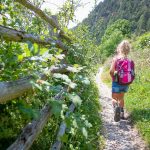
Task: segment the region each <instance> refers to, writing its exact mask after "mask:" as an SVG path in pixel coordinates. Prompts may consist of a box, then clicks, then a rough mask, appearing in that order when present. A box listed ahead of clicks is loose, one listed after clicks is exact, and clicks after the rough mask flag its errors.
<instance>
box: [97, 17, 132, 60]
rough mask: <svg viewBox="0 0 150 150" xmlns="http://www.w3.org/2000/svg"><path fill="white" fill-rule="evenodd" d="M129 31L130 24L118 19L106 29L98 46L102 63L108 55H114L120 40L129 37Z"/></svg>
mask: <svg viewBox="0 0 150 150" xmlns="http://www.w3.org/2000/svg"><path fill="white" fill-rule="evenodd" d="M130 31H131V28H130V23H129V21H127V20H125V19H122V20H121V19H119V20H117V21H116V22H114V23H113V24H112V25H110V26H108V27H107V29H106V31H105V34H104V36H103V37H102V41H101V44H100V46H99V49H100V51H101V53H102V55H101V60H102V61H104V60H105V59H106V58H107V57H109V56H110V55H112V54H114V52H115V49H116V47H117V45H118V44H119V43H120V42H121V40H122V39H124V38H126V37H128V36H130Z"/></svg>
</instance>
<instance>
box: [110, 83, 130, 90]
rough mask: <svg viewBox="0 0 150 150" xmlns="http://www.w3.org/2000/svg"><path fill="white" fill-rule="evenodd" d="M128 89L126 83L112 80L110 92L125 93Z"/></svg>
mask: <svg viewBox="0 0 150 150" xmlns="http://www.w3.org/2000/svg"><path fill="white" fill-rule="evenodd" d="M128 89H129V86H128V85H120V84H118V82H112V93H126V92H127V91H128Z"/></svg>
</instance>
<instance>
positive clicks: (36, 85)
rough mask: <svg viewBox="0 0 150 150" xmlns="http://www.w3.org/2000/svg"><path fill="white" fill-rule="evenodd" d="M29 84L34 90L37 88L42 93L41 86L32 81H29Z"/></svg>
mask: <svg viewBox="0 0 150 150" xmlns="http://www.w3.org/2000/svg"><path fill="white" fill-rule="evenodd" d="M30 83H31V84H32V85H33V86H34V87H35V88H38V89H39V90H40V91H42V86H40V85H38V84H36V83H35V82H33V81H30Z"/></svg>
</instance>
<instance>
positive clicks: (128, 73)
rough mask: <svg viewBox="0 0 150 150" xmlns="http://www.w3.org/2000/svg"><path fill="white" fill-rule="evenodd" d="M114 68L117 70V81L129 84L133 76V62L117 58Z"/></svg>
mask: <svg viewBox="0 0 150 150" xmlns="http://www.w3.org/2000/svg"><path fill="white" fill-rule="evenodd" d="M115 70H116V71H117V77H118V83H119V84H122V85H128V84H131V83H132V82H133V80H134V78H135V73H134V62H133V61H132V60H129V59H128V58H125V59H117V60H116V63H115Z"/></svg>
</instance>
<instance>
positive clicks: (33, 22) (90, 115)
mask: <svg viewBox="0 0 150 150" xmlns="http://www.w3.org/2000/svg"><path fill="white" fill-rule="evenodd" d="M31 2H33V3H34V4H35V5H36V6H37V7H38V8H41V5H42V3H43V1H40V0H38V1H35V0H33V1H31ZM77 2H78V1H76V2H75V3H73V4H72V3H71V1H66V3H65V4H64V6H63V7H62V9H60V12H59V14H58V15H59V16H58V21H59V22H60V23H61V26H62V27H63V29H64V31H65V33H68V34H69V35H70V38H72V41H73V42H72V43H68V44H67V42H66V41H65V40H62V41H63V42H64V43H65V44H66V46H68V52H67V55H66V56H65V55H64V54H63V53H62V50H60V49H58V48H56V47H55V46H56V44H55V43H53V44H52V46H51V47H45V48H43V47H42V46H39V45H37V44H35V43H31V42H30V41H27V42H26V43H15V42H6V41H3V39H1V40H2V42H1V45H0V73H1V76H0V80H1V81H10V80H11V81H14V80H16V79H20V78H23V77H26V76H28V75H32V76H33V77H34V78H33V80H32V81H31V82H30V83H31V84H32V86H33V91H32V92H31V93H29V94H26V95H24V96H22V97H20V98H18V99H15V100H14V101H11V102H9V103H7V104H3V105H2V104H1V105H0V108H1V109H0V111H1V116H0V120H2V121H1V122H0V149H2V150H4V149H7V147H8V146H9V145H11V144H12V143H13V142H14V141H15V139H16V138H17V137H18V135H19V134H20V132H21V131H22V129H23V128H24V127H25V125H26V124H27V123H29V122H31V121H32V120H33V119H38V118H39V117H40V110H41V109H42V108H43V107H44V106H45V104H48V105H50V107H51V111H52V113H53V115H52V117H51V118H50V119H49V121H48V123H47V124H46V125H45V127H44V129H43V131H42V132H41V134H40V135H39V137H38V138H37V139H36V141H35V142H34V143H33V146H32V147H31V149H40V150H45V149H49V148H50V146H51V145H52V144H53V143H54V141H55V139H56V136H57V131H58V128H59V125H60V123H61V122H62V121H64V122H65V123H66V125H67V131H66V134H65V135H64V136H63V137H60V138H61V140H62V142H63V143H64V144H63V145H64V148H65V149H87V148H88V147H89V148H90V150H91V149H93V150H94V149H97V147H98V146H97V143H98V142H99V138H100V135H99V130H100V127H101V121H100V118H99V114H98V111H99V109H100V107H99V102H98V99H99V96H98V91H97V88H96V87H95V85H94V84H93V81H90V79H89V77H90V74H91V72H92V71H94V70H95V68H96V67H95V64H98V63H99V58H100V57H99V56H100V53H99V49H98V47H97V46H96V45H95V39H94V40H91V37H90V35H89V32H88V30H87V27H85V26H81V27H78V28H77V29H76V30H74V31H70V30H68V29H67V28H66V26H67V24H68V22H69V20H72V19H73V15H74V9H75V8H74V6H75V5H76V4H77ZM1 7H2V9H1V14H2V20H0V24H1V25H3V26H6V27H10V28H13V29H16V30H23V31H25V32H27V33H30V34H33V35H35V36H37V35H39V37H40V38H42V39H44V38H46V37H49V36H50V33H49V29H48V25H47V24H46V23H45V22H43V21H42V19H40V18H39V17H38V16H36V15H35V14H34V13H33V12H32V11H30V10H28V9H26V8H25V7H23V6H22V5H20V4H19V3H17V2H14V1H10V0H2V3H1ZM44 12H45V13H46V14H47V15H48V16H50V15H51V12H50V11H49V10H44ZM53 17H54V16H53ZM51 31H54V36H53V35H52V37H51V38H52V39H55V40H57V37H56V36H55V34H56V33H57V30H56V29H54V30H53V29H52V30H51ZM85 34H86V35H85ZM73 35H74V36H73ZM93 49H94V53H93ZM64 58H65V61H66V62H67V63H68V64H71V65H72V67H68V68H67V69H68V70H69V71H70V73H68V74H67V75H65V74H58V73H57V74H53V75H49V77H48V79H47V81H42V83H41V84H39V83H37V82H36V81H35V80H36V79H37V78H39V76H40V74H43V73H45V74H49V73H48V68H49V67H51V66H52V65H56V66H57V65H59V64H60V63H62V62H63V61H64V60H63V59H64ZM62 87H65V88H66V89H67V91H66V92H64V93H63V98H62V99H61V101H56V100H55V99H54V97H55V95H57V94H58V93H59V92H60V91H61V90H62V89H63V88H62ZM72 102H73V103H74V104H75V106H76V110H75V112H74V113H70V115H69V116H68V117H65V113H66V112H67V111H68V107H69V105H70V104H71V103H72ZM91 142H92V143H93V144H91ZM95 143H96V144H95Z"/></svg>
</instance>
